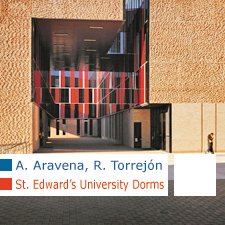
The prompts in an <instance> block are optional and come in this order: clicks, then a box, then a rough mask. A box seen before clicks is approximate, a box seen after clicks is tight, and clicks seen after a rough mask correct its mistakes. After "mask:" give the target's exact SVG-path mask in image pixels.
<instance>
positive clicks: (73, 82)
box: [70, 71, 75, 87]
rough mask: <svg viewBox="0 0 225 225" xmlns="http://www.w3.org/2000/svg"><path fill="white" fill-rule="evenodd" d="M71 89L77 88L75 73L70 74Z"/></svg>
mask: <svg viewBox="0 0 225 225" xmlns="http://www.w3.org/2000/svg"><path fill="white" fill-rule="evenodd" d="M70 87H75V71H71V73H70Z"/></svg>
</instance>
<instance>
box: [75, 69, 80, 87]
mask: <svg viewBox="0 0 225 225" xmlns="http://www.w3.org/2000/svg"><path fill="white" fill-rule="evenodd" d="M75 87H79V71H75Z"/></svg>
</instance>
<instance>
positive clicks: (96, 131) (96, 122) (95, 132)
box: [92, 119, 98, 137]
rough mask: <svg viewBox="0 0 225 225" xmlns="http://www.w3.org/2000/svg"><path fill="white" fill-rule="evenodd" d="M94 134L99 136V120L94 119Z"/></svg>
mask: <svg viewBox="0 0 225 225" xmlns="http://www.w3.org/2000/svg"><path fill="white" fill-rule="evenodd" d="M92 121H93V136H94V137H97V136H98V120H97V119H93V120H92Z"/></svg>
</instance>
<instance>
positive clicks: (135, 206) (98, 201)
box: [0, 180, 225, 225]
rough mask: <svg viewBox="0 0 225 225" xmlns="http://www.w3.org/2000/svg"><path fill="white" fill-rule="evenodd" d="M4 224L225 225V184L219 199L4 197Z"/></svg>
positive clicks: (0, 205)
mask: <svg viewBox="0 0 225 225" xmlns="http://www.w3.org/2000/svg"><path fill="white" fill-rule="evenodd" d="M0 214H1V217H0V224H1V225H2V224H4V225H5V224H7V225H10V224H15V225H18V224H19V225H20V224H21V225H25V224H29V225H33V224H35V225H42V224H43V225H44V224H52V225H57V224H84V225H88V224H99V225H100V224H128V225H130V224H153V225H154V224H198V225H201V224H225V180H217V196H216V197H174V196H173V181H169V196H168V197H1V198H0Z"/></svg>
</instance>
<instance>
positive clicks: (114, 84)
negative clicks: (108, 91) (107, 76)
mask: <svg viewBox="0 0 225 225" xmlns="http://www.w3.org/2000/svg"><path fill="white" fill-rule="evenodd" d="M112 76H113V88H115V86H116V83H115V72H113V75H112Z"/></svg>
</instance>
